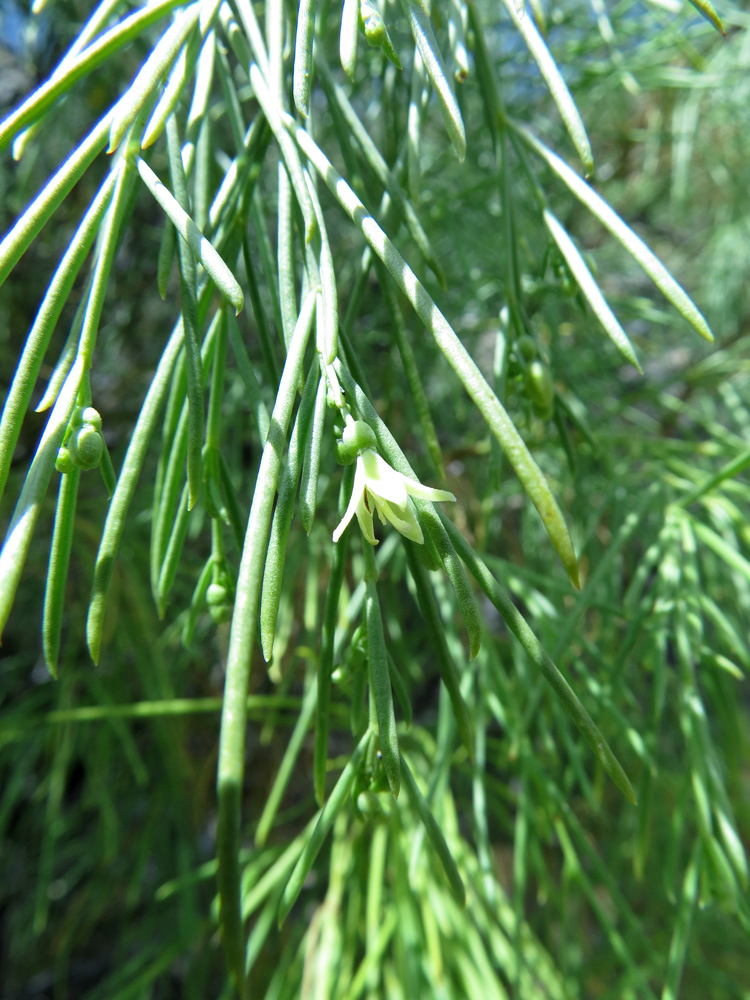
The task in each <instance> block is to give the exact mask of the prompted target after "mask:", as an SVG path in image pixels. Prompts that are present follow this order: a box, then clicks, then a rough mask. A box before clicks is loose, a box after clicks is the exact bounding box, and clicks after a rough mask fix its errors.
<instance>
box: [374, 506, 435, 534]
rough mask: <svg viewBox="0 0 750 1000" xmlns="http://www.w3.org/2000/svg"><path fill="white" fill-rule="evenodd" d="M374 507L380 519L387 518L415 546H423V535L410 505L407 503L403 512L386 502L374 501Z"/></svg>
mask: <svg viewBox="0 0 750 1000" xmlns="http://www.w3.org/2000/svg"><path fill="white" fill-rule="evenodd" d="M375 506H376V507H377V509H378V514H380V516H381V517H385V518H387V519H388V520H389V521H390V522H391V524H392V525H393V527H394V528H396V530H397V531H400V532H401V534H402V535H404V536H405V537H406V538H410V539H411V540H412V542H416V543H417V545H422V544H423V542H424V535H423V534H422V529H421V527H420V526H419V521H418V520H417V515H416V511H415V510H414V506H413V505H412V504H411V503H409V502H408V501H407V503H406V507H405V508H404V509H403V510H402V509H401V508H400V507H396V505H395V504H392V503H389V501H388V500H376V501H375Z"/></svg>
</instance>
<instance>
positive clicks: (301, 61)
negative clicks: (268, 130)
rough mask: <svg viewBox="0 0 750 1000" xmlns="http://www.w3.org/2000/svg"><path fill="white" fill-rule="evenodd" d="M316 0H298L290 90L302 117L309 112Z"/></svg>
mask: <svg viewBox="0 0 750 1000" xmlns="http://www.w3.org/2000/svg"><path fill="white" fill-rule="evenodd" d="M317 5H318V3H317V0H300V4H299V7H298V10H297V35H296V39H295V44H294V77H293V85H292V91H293V93H294V105H295V107H296V108H297V111H299V113H300V114H301V115H302V117H303V118H307V116H308V115H309V114H310V87H311V86H312V68H313V56H312V50H313V37H314V35H315V9H316V7H317Z"/></svg>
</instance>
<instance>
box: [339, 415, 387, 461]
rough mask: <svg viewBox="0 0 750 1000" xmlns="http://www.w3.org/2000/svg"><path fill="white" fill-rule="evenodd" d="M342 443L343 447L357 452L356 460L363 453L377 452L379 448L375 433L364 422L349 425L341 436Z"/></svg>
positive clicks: (357, 421) (358, 421)
mask: <svg viewBox="0 0 750 1000" xmlns="http://www.w3.org/2000/svg"><path fill="white" fill-rule="evenodd" d="M341 443H342V445H343V447H345V448H347V449H350V450H353V451H354V452H355V458H356V455H358V454H360V453H361V452H363V451H368V450H369V451H376V450H377V447H378V441H377V438H376V437H375V431H374V430H373V429H372V427H370V425H369V424H366V423H365V422H364V420H355V421H354V422H353V423H349V424H347V425H346V427H345V428H344V433H343V434H342V435H341Z"/></svg>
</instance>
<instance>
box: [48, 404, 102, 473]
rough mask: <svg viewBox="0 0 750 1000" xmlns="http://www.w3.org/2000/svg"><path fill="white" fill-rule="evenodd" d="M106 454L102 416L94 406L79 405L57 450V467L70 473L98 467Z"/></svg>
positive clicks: (63, 471) (58, 469) (60, 470)
mask: <svg viewBox="0 0 750 1000" xmlns="http://www.w3.org/2000/svg"><path fill="white" fill-rule="evenodd" d="M103 454H104V438H103V437H102V418H101V416H100V415H99V411H98V410H95V409H94V407H93V406H79V407H77V408H76V409H75V410H74V411H73V415H72V416H71V418H70V422H69V424H68V428H67V430H66V432H65V438H64V439H63V443H62V445H61V447H60V448H58V450H57V458H56V460H55V468H56V469H57V471H58V472H62V473H68V472H72V471H73V470H74V469H83V470H84V471H88V470H89V469H98V468H99V465H100V463H101V460H102V455H103Z"/></svg>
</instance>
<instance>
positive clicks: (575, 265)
mask: <svg viewBox="0 0 750 1000" xmlns="http://www.w3.org/2000/svg"><path fill="white" fill-rule="evenodd" d="M544 221H545V223H546V225H547V228H548V229H549V231H550V233H551V234H552V238H553V239H554V241H555V243H556V244H557V246H558V248H559V250H560V253H561V254H562V255H563V257H564V258H565V262H566V263H567V265H568V267H569V268H570V270H571V271H572V273H573V277H574V278H575V279H576V281H577V282H578V287H579V288H580V289H581V291H582V292H583V295H584V297H585V299H586V301H587V302H588V304H589V305H590V306H591V308H592V309H593V311H594V314H595V315H596V317H597V319H598V320H599V322H600V323H601V324H602V326H603V327H604V329H605V330H606V331H607V334H608V335H609V337H610V339H611V340H612V342H613V343H614V345H615V346H616V347H617V349H618V350H619V351H620V353H621V354H622V355H623V357H624V358H625V359H626V360H627V361H629V362H630V363H631V365H634V366H635V367H636V368H637V369H638V371H639V372H641V373H642V372H643V370H642V368H641V366H640V364H639V363H638V358H637V357H636V354H635V350H634V348H633V345H632V344H631V343H630V338H629V337H628V335H627V334H626V333H625V331H624V330H623V328H622V327H621V326H620V324H619V322H618V320H617V317H616V316H615V314H614V313H613V312H612V310H611V309H610V307H609V305H608V304H607V301H606V299H605V298H604V296H603V295H602V293H601V290H600V289H599V286H598V285H597V283H596V280H595V279H594V276H593V275H592V273H591V271H589V269H588V267H587V266H586V261H585V260H584V259H583V257H582V256H581V254H580V253H579V251H578V248H577V247H576V245H575V244H574V243H573V240H572V239H571V238H570V236H569V235H568V234H567V232H566V231H565V230H564V229H563V227H562V226H561V225H560V223H559V222H558V221H557V219H556V218H555V217H554V215H553V214H552V213H551V212H550V211H549V210H548V209H546V208H545V210H544Z"/></svg>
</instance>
